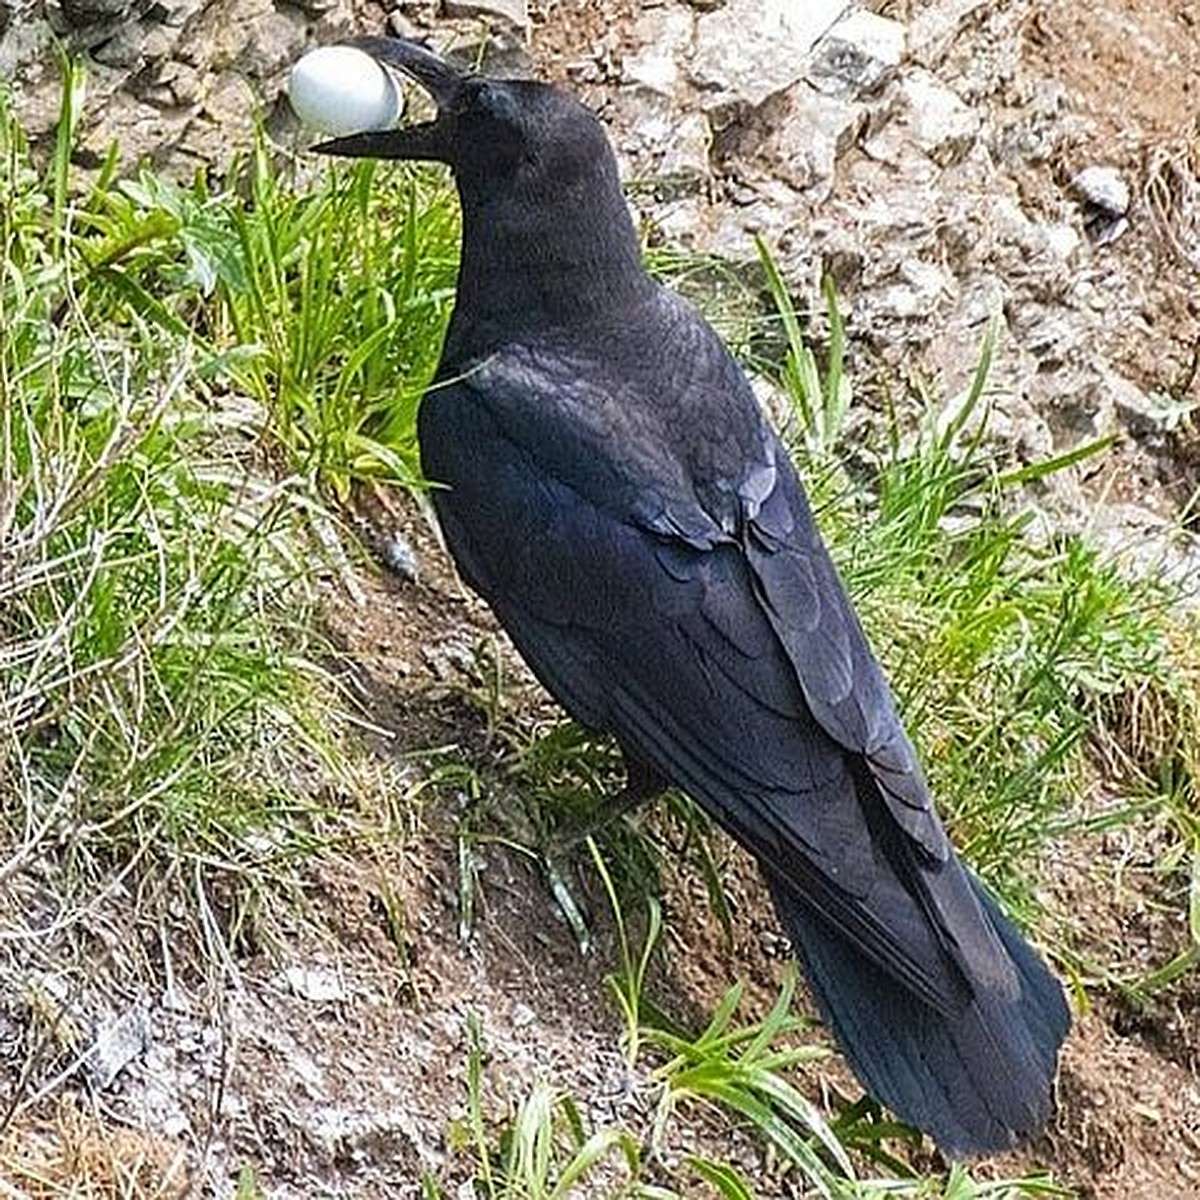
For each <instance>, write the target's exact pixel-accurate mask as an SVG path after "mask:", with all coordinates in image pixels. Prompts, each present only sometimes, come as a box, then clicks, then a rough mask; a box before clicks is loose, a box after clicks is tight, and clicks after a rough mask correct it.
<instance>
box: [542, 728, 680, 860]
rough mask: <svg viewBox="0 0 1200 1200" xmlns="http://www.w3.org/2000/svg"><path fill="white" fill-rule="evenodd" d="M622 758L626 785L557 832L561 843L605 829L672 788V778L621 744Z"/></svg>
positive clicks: (556, 841)
mask: <svg viewBox="0 0 1200 1200" xmlns="http://www.w3.org/2000/svg"><path fill="white" fill-rule="evenodd" d="M621 758H622V760H623V762H624V764H625V786H624V787H623V788H622V789H621V790H620V791H619V792H617V794H616V795H615V796H609V797H608V798H607V799H604V800H601V801H600V802H599V803H598V804H597V805H596V806H595V807H594V808H593V809H592V810H591V812H589V813H587V814H585V815H584V816H583V817H582V818H581V819H580V820H578V821H571V822H570V823H568V825H567V826H566V827H565V828H564V829H562V830H559V831H558V832H556V833H555V835H554V841H555V843H556V844H557V845H559V846H570V845H573V844H574V843H575V842H581V841H583V839H584V838H587V837H590V836H591V835H592V834H593V833H596V832H597V831H598V830H600V829H603V828H604V826H605V825H607V824H608V823H609V822H610V821H615V820H616V819H617V818H618V817H622V816H624V815H625V814H626V813H627V812H629V811H630V810H631V809H634V808H637V806H638V805H639V804H644V803H645V802H646V801H647V800H653V799H654V797H655V796H660V795H661V794H662V793H663V792H665V791H666V790H667V788H668V787H670V781H669V780H668V779H666V778H664V777H663V775H662V774H660V773H659V771H658V770H656V769H655V768H654V767H652V766H651V765H650V764H649V763H648V762H646V761H645V760H644V759H641V758H638V757H637V755H635V754H631V753H630V752H629V751H628V750H626V749H625V747H624V746H622V747H621Z"/></svg>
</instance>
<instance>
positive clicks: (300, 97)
mask: <svg viewBox="0 0 1200 1200" xmlns="http://www.w3.org/2000/svg"><path fill="white" fill-rule="evenodd" d="M288 99H289V100H291V102H292V108H294V109H295V110H296V116H298V117H299V118H300V120H301V121H303V122H304V124H305V125H311V126H312V127H313V128H314V129H319V130H321V132H323V133H332V134H337V135H345V134H349V133H362V132H364V131H366V130H369V129H390V128H391V127H392V126H393V125H395V124H396V122H397V121H398V120H399V119H400V114H401V113H402V112H403V111H404V94H403V93H402V92H401V90H400V85H399V83H398V81H397V80H396V77H395V76H394V75H392V74H391V72H389V71H387V70H386V69H385V68H383V67H381V66H380V65H379V63H377V62H376V61H375V60H374V59H373V58H372V57H371V56H370V55H369V54H364V53H363V52H362V51H361V50H356V49H355V48H354V47H353V46H321V47H319V48H318V49H316V50H312V51H310V52H309V53H308V54H306V55H305V56H304V57H303V58H301V59H300V60H299V61H298V62H297V63H296V65H295V66H294V67H292V73H291V76H290V77H289V79H288Z"/></svg>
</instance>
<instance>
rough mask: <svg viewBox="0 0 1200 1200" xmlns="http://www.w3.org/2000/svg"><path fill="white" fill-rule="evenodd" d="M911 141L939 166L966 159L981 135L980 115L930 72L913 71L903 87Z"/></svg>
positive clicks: (902, 91)
mask: <svg viewBox="0 0 1200 1200" xmlns="http://www.w3.org/2000/svg"><path fill="white" fill-rule="evenodd" d="M901 93H902V95H903V97H904V102H905V104H906V106H907V109H908V113H907V117H906V124H907V126H908V129H909V132H910V134H911V136H912V139H913V141H914V142H916V144H917V145H918V146H920V147H921V149H922V150H924V151H925V153H926V154H928V155H929V157H930V158H932V159H933V161H934V162H936V163H938V165H939V166H943V167H944V166H948V165H949V164H950V163H954V162H958V161H959V160H960V159H962V158H963V157H965V155H966V154H967V152H968V151H969V150H970V148H971V146H972V145H973V144H974V142H975V139H976V137H977V136H978V134H979V115H978V113H976V112H975V110H974V109H972V108H970V107H969V106H968V105H966V104H964V103H963V101H962V100H961V98H960V97H959V96H958V94H957V93H956V92H954V91H952V90H951V89H950V88H948V87H946V86H945V85H944V84H942V83H939V82H938V81H937V79H935V78H934V77H933V76H932V75H930V74H929V73H928V72H927V71H913V72H912V73H911V74H909V75H908V76H907V77H906V78H905V80H904V82H903V84H902V86H901Z"/></svg>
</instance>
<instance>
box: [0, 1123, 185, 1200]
mask: <svg viewBox="0 0 1200 1200" xmlns="http://www.w3.org/2000/svg"><path fill="white" fill-rule="evenodd" d="M185 1155H186V1150H185V1147H183V1146H181V1145H179V1144H177V1143H174V1142H172V1141H170V1140H169V1139H167V1138H163V1137H158V1136H156V1135H154V1134H150V1133H143V1132H139V1131H136V1130H131V1129H122V1128H120V1127H117V1126H113V1125H109V1124H107V1123H106V1122H104V1121H103V1120H101V1119H100V1118H99V1117H96V1116H94V1115H92V1114H90V1113H87V1112H85V1111H84V1110H82V1109H81V1108H79V1107H78V1106H77V1105H76V1104H74V1103H72V1102H70V1101H67V1100H64V1101H63V1102H62V1103H61V1104H60V1105H59V1107H58V1111H57V1112H56V1113H55V1114H54V1117H53V1119H51V1120H42V1121H30V1122H29V1123H27V1124H21V1125H19V1126H15V1127H12V1128H10V1129H9V1130H8V1131H7V1133H6V1134H5V1135H4V1136H3V1139H2V1140H0V1197H3V1198H4V1200H9V1198H11V1200H18V1198H19V1200H51V1198H53V1200H67V1198H68V1197H69V1198H70V1200H166V1198H169V1197H182V1196H185V1195H187V1194H188V1193H189V1191H190V1188H191V1183H190V1180H189V1177H188V1172H187V1168H186V1165H185Z"/></svg>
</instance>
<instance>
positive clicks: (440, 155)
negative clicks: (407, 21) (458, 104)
mask: <svg viewBox="0 0 1200 1200" xmlns="http://www.w3.org/2000/svg"><path fill="white" fill-rule="evenodd" d="M343 44H344V45H347V46H353V47H354V48H355V49H356V50H361V51H363V53H364V54H369V55H370V56H371V57H372V58H373V59H375V61H376V62H378V63H381V64H383V65H384V66H388V67H398V68H399V69H400V70H401V71H402V72H403V73H404V74H405V75H407V76H408V77H409V78H410V79H413V80H415V81H416V82H417V83H419V84H420V85H421V87H423V88H424V89H425V91H427V92H428V93H429V95H430V96H431V97H432V98H433V102H434V104H436V105H437V116H436V118H435V119H434V120H432V121H425V122H423V123H422V124H420V125H410V126H408V127H407V128H404V129H381V130H372V131H370V132H367V133H354V134H351V135H350V136H349V137H340V138H333V139H332V140H330V141H328V142H321V143H319V144H318V145H316V146H314V147H313V150H314V151H316V152H317V153H318V154H337V155H341V156H343V157H346V158H406V159H422V160H425V161H432V162H449V161H450V143H451V138H450V136H449V133H450V130H449V125H450V123H451V118H450V113H451V112H452V110H453V108H454V100H455V99H456V98H457V96H458V94H459V92H460V91H461V89H462V85H463V81H464V80H465V78H466V76H465V75H464V74H463V72H461V71H460V70H459V69H458V68H457V67H454V66H452V65H451V64H450V63H448V62H446V60H445V59H443V58H439V57H438V55H436V54H434V53H433V51H432V50H429V49H427V48H426V47H425V46H422V45H421V44H420V43H419V42H409V41H404V40H403V39H401V38H386V37H361V38H352V39H351V40H350V41H347V42H345V43H343Z"/></svg>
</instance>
